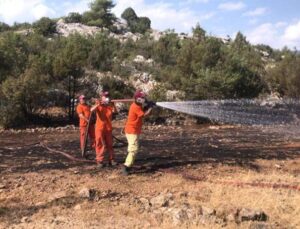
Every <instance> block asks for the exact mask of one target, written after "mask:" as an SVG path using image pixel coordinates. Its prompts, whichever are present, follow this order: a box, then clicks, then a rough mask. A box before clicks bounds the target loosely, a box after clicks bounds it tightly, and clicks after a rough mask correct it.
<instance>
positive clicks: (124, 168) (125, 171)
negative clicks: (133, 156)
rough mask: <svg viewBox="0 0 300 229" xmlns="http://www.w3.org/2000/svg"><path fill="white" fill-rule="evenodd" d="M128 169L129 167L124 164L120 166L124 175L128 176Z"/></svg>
mask: <svg viewBox="0 0 300 229" xmlns="http://www.w3.org/2000/svg"><path fill="white" fill-rule="evenodd" d="M129 170H130V168H129V167H127V166H126V165H124V166H123V168H122V174H123V175H124V176H128V175H129Z"/></svg>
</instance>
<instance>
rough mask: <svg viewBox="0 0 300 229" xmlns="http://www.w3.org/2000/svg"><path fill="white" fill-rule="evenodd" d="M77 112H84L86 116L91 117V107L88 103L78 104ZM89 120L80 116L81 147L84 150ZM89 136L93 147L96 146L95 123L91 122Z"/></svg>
mask: <svg viewBox="0 0 300 229" xmlns="http://www.w3.org/2000/svg"><path fill="white" fill-rule="evenodd" d="M76 111H77V114H78V115H79V114H82V115H83V116H84V117H85V118H87V119H89V117H90V115H91V111H90V107H89V106H88V105H86V104H79V105H78V106H77V109H76ZM87 124H88V122H87V121H86V120H85V119H83V118H79V130H80V149H81V150H83V147H84V135H85V131H86V128H87ZM88 136H89V138H90V144H91V147H92V148H95V125H94V124H90V127H89V129H88Z"/></svg>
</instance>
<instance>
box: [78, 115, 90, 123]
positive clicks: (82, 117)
mask: <svg viewBox="0 0 300 229" xmlns="http://www.w3.org/2000/svg"><path fill="white" fill-rule="evenodd" d="M78 116H79V118H81V119H84V120H85V121H89V120H88V119H87V118H86V117H84V115H83V114H82V113H80V114H79V115H78Z"/></svg>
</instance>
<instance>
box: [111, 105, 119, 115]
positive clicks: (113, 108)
mask: <svg viewBox="0 0 300 229" xmlns="http://www.w3.org/2000/svg"><path fill="white" fill-rule="evenodd" d="M111 107H112V112H113V113H118V112H119V111H118V109H117V107H116V104H115V103H112V104H111Z"/></svg>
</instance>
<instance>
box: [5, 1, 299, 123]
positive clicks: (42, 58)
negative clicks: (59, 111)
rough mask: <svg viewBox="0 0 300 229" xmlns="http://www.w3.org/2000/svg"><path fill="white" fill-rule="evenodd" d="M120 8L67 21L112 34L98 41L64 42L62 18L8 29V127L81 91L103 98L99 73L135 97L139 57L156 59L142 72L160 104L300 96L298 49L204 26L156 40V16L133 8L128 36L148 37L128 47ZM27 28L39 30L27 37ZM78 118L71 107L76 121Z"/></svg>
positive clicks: (99, 5) (119, 92)
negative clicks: (96, 81) (171, 94)
mask: <svg viewBox="0 0 300 229" xmlns="http://www.w3.org/2000/svg"><path fill="white" fill-rule="evenodd" d="M113 7H114V4H113V3H112V1H110V0H95V1H94V2H92V3H91V5H90V10H89V11H87V12H84V13H83V14H79V13H76V12H74V13H70V14H69V15H67V16H66V17H64V21H65V22H66V23H81V24H84V25H88V26H96V27H99V28H106V29H103V31H102V32H99V33H97V34H96V35H80V34H72V35H70V36H68V37H64V36H60V35H59V34H58V33H57V31H56V22H57V21H58V19H50V18H41V19H40V20H39V21H36V22H34V23H33V24H28V23H23V24H18V23H15V24H14V25H12V26H9V25H7V24H5V23H0V97H1V101H0V125H1V126H3V127H10V126H18V125H23V124H24V123H27V122H30V120H32V119H33V118H34V117H36V116H39V115H40V113H41V112H42V111H43V110H44V109H46V108H47V107H49V106H60V107H71V105H70V103H71V102H70V101H74V98H76V96H77V95H78V93H80V92H88V93H91V95H90V96H95V94H94V95H92V92H93V91H92V89H91V88H89V87H88V84H85V83H84V82H85V81H84V80H83V79H84V78H85V77H86V75H87V74H88V72H91V71H95V72H103V73H106V72H111V73H112V75H115V76H118V79H117V78H116V77H111V78H109V77H106V78H105V79H103V80H102V82H100V83H101V84H102V85H103V87H108V88H109V89H110V90H111V91H112V92H113V95H114V96H123V97H128V96H131V95H132V92H133V91H134V87H132V86H130V85H129V84H126V83H125V82H126V81H128V80H129V78H130V76H131V75H132V74H133V71H134V70H133V68H131V66H130V63H132V60H133V59H134V58H135V57H136V56H137V55H141V56H143V57H145V58H146V59H152V60H153V64H152V65H147V66H145V65H139V66H135V68H138V69H139V70H140V71H144V72H148V73H151V75H152V76H153V78H154V79H155V80H156V81H157V82H158V83H159V87H157V88H155V89H154V90H153V91H152V93H151V96H152V97H153V98H154V99H155V100H165V99H166V96H165V92H166V91H167V90H176V91H181V92H183V93H182V95H183V96H181V98H180V99H188V100H201V99H223V98H256V97H259V96H263V95H267V94H270V93H272V92H276V93H278V94H279V95H280V96H283V97H293V98H297V97H299V95H300V92H299V91H300V90H299V89H300V69H299V68H300V54H299V52H298V51H297V50H290V49H288V48H284V49H282V50H275V49H272V48H271V47H269V46H266V45H263V44H262V45H256V46H254V45H251V44H250V43H249V42H248V41H247V38H246V37H245V36H244V35H243V34H242V33H238V34H237V36H236V37H235V38H233V39H231V38H230V37H228V39H226V40H224V39H220V38H217V37H213V36H209V35H208V34H207V33H206V31H205V30H204V29H203V28H201V26H200V25H199V24H197V25H195V27H194V28H192V35H191V36H189V37H187V38H186V39H182V38H181V37H180V34H177V33H176V32H175V31H173V30H168V31H165V32H164V35H163V36H161V37H160V38H159V39H158V40H155V39H153V37H151V36H150V32H151V21H150V20H149V18H146V17H139V16H138V15H136V13H135V12H134V9H132V8H128V9H126V10H125V11H124V12H123V14H122V18H123V20H125V21H126V22H127V30H129V31H130V32H132V33H139V34H141V36H140V39H138V40H137V41H133V40H132V39H127V40H126V41H125V42H121V41H120V40H118V39H117V38H113V37H111V36H109V33H110V32H113V33H115V34H122V33H124V31H123V29H122V28H121V29H120V28H118V27H117V26H115V22H116V21H118V20H119V19H117V18H116V16H115V15H114V14H113V13H111V9H112V8H113ZM208 29H209V28H208ZM24 30H26V31H31V32H28V33H26V34H24V33H22V32H20V31H24ZM124 63H127V64H124ZM120 79H121V80H120ZM73 113H74V111H72V110H70V109H69V116H70V118H72V116H73Z"/></svg>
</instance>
